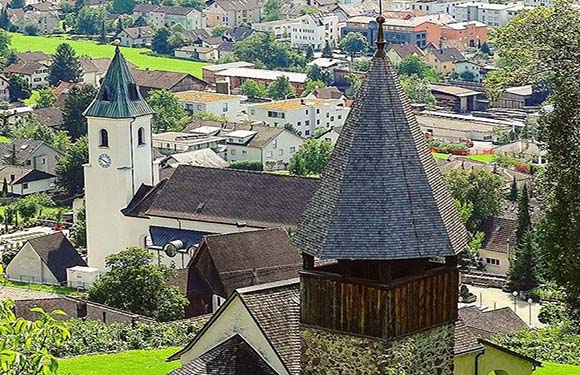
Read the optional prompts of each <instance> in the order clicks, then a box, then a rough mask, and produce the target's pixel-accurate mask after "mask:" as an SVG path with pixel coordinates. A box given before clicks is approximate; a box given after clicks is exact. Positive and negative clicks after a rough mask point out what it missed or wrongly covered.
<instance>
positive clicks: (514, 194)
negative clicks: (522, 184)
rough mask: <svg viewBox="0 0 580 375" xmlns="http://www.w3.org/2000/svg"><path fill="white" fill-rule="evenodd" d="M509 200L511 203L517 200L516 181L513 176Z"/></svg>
mask: <svg viewBox="0 0 580 375" xmlns="http://www.w3.org/2000/svg"><path fill="white" fill-rule="evenodd" d="M509 199H510V201H512V202H517V200H518V183H517V181H516V176H515V175H514V179H513V180H512V185H511V188H510V196H509Z"/></svg>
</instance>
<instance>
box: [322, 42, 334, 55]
mask: <svg viewBox="0 0 580 375" xmlns="http://www.w3.org/2000/svg"><path fill="white" fill-rule="evenodd" d="M322 57H324V58H327V59H332V48H331V47H330V43H328V40H327V41H326V44H324V48H323V49H322Z"/></svg>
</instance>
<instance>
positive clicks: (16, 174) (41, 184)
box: [0, 165, 56, 196]
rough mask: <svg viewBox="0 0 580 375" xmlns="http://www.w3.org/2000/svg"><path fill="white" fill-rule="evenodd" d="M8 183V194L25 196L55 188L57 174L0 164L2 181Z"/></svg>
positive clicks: (0, 179) (0, 180) (0, 178)
mask: <svg viewBox="0 0 580 375" xmlns="http://www.w3.org/2000/svg"><path fill="white" fill-rule="evenodd" d="M3 181H6V183H7V184H8V194H11V195H16V196H23V195H29V194H34V193H44V192H47V191H49V190H52V189H54V182H55V181H56V176H55V175H53V174H50V173H47V172H43V171H39V170H36V169H30V168H23V167H15V166H12V165H0V182H2V183H3Z"/></svg>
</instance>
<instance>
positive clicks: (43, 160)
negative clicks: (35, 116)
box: [0, 112, 62, 174]
mask: <svg viewBox="0 0 580 375" xmlns="http://www.w3.org/2000/svg"><path fill="white" fill-rule="evenodd" d="M32 113H34V112H32ZM14 154H15V156H16V161H17V164H18V165H21V166H23V167H24V168H28V169H34V170H38V171H42V172H47V173H49V174H54V173H55V169H56V164H57V159H58V157H59V156H60V155H61V154H62V153H61V152H60V151H58V150H56V149H54V148H53V147H52V146H50V145H49V144H47V143H45V142H43V141H37V140H33V139H24V138H16V139H13V140H12V141H11V142H10V143H0V158H1V161H0V164H6V161H7V160H9V159H10V158H12V157H13V155H14Z"/></svg>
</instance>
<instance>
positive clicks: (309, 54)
mask: <svg viewBox="0 0 580 375" xmlns="http://www.w3.org/2000/svg"><path fill="white" fill-rule="evenodd" d="M305 58H306V61H312V60H314V48H312V46H311V45H308V48H307V49H306V56H305Z"/></svg>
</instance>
